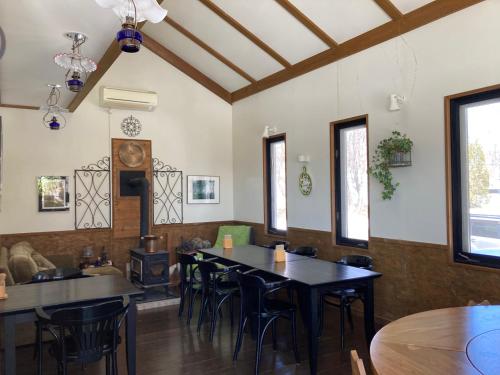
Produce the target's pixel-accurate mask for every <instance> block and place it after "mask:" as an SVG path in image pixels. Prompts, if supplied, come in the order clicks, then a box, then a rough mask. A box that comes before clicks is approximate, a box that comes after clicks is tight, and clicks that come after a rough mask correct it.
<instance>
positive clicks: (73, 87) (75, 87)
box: [66, 72, 83, 92]
mask: <svg viewBox="0 0 500 375" xmlns="http://www.w3.org/2000/svg"><path fill="white" fill-rule="evenodd" d="M66 87H67V88H68V89H69V90H70V91H72V92H80V91H82V88H83V81H82V80H81V79H80V74H79V73H78V72H74V73H73V75H72V76H71V78H70V79H68V80H67V81H66Z"/></svg>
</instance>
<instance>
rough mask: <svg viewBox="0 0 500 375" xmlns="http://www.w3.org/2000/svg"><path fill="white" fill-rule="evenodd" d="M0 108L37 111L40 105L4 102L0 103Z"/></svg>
mask: <svg viewBox="0 0 500 375" xmlns="http://www.w3.org/2000/svg"><path fill="white" fill-rule="evenodd" d="M0 108H15V109H30V110H33V111H38V110H39V109H40V107H35V106H32V105H21V104H6V103H2V104H0Z"/></svg>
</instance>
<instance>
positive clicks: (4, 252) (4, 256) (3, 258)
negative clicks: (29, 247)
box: [0, 247, 14, 286]
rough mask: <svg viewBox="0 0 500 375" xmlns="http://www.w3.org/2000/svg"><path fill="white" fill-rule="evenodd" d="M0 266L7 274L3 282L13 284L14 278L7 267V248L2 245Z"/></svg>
mask: <svg viewBox="0 0 500 375" xmlns="http://www.w3.org/2000/svg"><path fill="white" fill-rule="evenodd" d="M0 268H1V269H3V271H4V272H5V274H6V275H7V278H6V279H5V284H6V285H7V286H10V285H14V279H13V278H12V273H11V272H10V269H9V250H8V249H7V248H6V247H2V248H1V249H0Z"/></svg>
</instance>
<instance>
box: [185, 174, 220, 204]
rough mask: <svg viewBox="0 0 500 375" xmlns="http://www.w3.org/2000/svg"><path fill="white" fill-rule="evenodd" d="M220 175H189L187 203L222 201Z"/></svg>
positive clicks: (216, 202) (215, 202)
mask: <svg viewBox="0 0 500 375" xmlns="http://www.w3.org/2000/svg"><path fill="white" fill-rule="evenodd" d="M219 185H220V177H219V176H187V203H188V204H197V203H212V204H218V203H220V196H219V195H220V186H219Z"/></svg>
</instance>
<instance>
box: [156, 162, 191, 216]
mask: <svg viewBox="0 0 500 375" xmlns="http://www.w3.org/2000/svg"><path fill="white" fill-rule="evenodd" d="M182 202H183V195H182V171H178V170H177V169H176V168H173V167H171V166H170V165H167V164H165V163H163V162H162V161H160V160H159V159H157V158H154V159H153V223H154V225H159V224H178V223H182V222H183V215H184V213H183V204H182Z"/></svg>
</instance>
